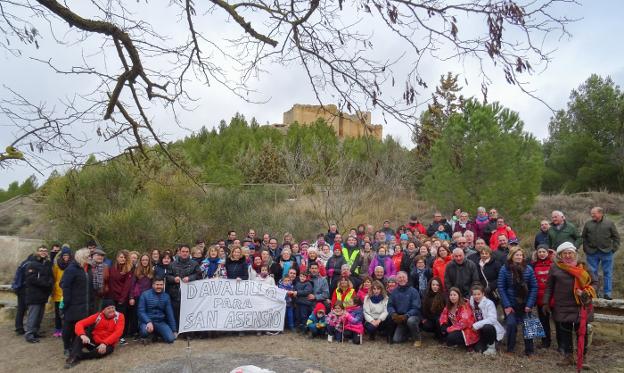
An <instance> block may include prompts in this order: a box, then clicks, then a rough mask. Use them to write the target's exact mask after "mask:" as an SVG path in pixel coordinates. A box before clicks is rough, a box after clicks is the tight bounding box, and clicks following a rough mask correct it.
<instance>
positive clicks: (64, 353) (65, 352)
mask: <svg viewBox="0 0 624 373" xmlns="http://www.w3.org/2000/svg"><path fill="white" fill-rule="evenodd" d="M63 356H65V357H69V349H66V350H63Z"/></svg>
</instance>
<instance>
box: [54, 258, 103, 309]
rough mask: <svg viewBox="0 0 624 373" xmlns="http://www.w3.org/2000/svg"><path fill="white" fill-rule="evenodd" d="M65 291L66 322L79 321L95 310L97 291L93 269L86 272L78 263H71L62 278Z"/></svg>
mask: <svg viewBox="0 0 624 373" xmlns="http://www.w3.org/2000/svg"><path fill="white" fill-rule="evenodd" d="M61 288H62V289H63V304H64V308H63V314H64V317H65V320H66V321H78V320H82V319H84V318H85V317H87V316H89V315H90V314H92V313H93V312H94V310H95V289H94V288H93V274H92V272H91V267H90V266H87V267H86V271H85V269H84V268H81V267H80V266H79V265H78V263H76V262H71V263H70V264H69V265H68V266H67V268H66V269H65V271H64V272H63V277H62V278H61Z"/></svg>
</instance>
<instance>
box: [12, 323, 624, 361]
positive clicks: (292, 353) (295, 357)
mask: <svg viewBox="0 0 624 373" xmlns="http://www.w3.org/2000/svg"><path fill="white" fill-rule="evenodd" d="M50 317H51V315H50V314H48V315H46V320H45V321H44V324H45V327H44V328H43V329H44V330H45V331H46V332H47V334H48V335H51V334H52V333H51V327H52V320H51V319H50ZM519 342H520V343H519V346H518V352H517V354H516V355H513V356H509V355H506V354H499V355H497V356H496V357H491V358H490V357H485V356H483V355H481V354H476V353H467V352H465V351H463V350H460V349H458V348H447V347H441V346H440V345H438V344H437V343H436V342H434V341H433V340H432V339H430V338H429V337H428V336H425V339H424V346H423V347H422V348H418V349H417V348H415V347H412V346H411V344H400V345H388V344H386V343H385V342H382V341H374V342H373V341H367V340H365V341H364V344H363V345H361V346H356V345H352V344H350V343H344V344H340V343H328V342H327V341H326V340H319V339H315V340H308V339H307V338H305V337H303V336H300V335H297V334H282V335H277V336H266V335H263V336H260V337H258V336H256V335H255V334H251V335H246V336H242V337H238V336H227V337H226V336H222V337H218V338H216V339H202V340H199V339H198V340H192V341H191V356H192V366H193V371H194V372H225V373H227V372H229V370H231V369H233V368H235V367H237V366H240V365H245V364H257V365H258V366H261V367H264V368H269V369H273V370H275V371H276V372H285V373H291V372H304V371H305V370H306V369H311V370H313V371H323V372H349V373H353V372H354V371H356V372H357V371H366V373H374V372H407V371H426V372H453V371H458V370H459V369H460V367H462V368H461V369H462V371H466V368H467V369H468V370H469V371H475V372H484V371H491V372H492V371H493V372H506V373H512V372H523V373H525V372H572V371H573V370H572V369H567V370H566V369H562V368H560V367H558V366H557V365H556V362H557V361H559V360H560V357H559V355H558V353H557V352H556V351H555V350H553V349H551V350H547V351H544V350H538V352H537V354H536V356H535V357H534V358H532V359H527V358H525V357H524V356H522V351H521V350H522V343H521V341H519ZM0 346H1V347H0V350H1V351H2V353H1V354H0V367H1V368H0V371H2V372H12V373H15V372H56V371H65V370H63V363H64V357H63V354H62V351H63V348H62V342H61V341H60V340H59V339H57V338H53V337H51V336H49V337H46V338H43V339H41V342H40V343H38V344H28V343H26V342H25V341H24V339H23V338H22V337H18V336H15V334H14V333H13V325H12V323H9V322H3V323H2V324H0ZM186 353H187V352H186V341H183V340H178V341H176V342H175V343H174V344H173V345H165V344H162V343H157V344H150V345H147V346H143V345H141V344H139V343H137V342H132V341H131V342H130V343H129V344H128V345H126V346H122V347H118V348H117V349H116V351H115V352H114V353H113V355H112V356H109V357H106V358H104V359H102V360H95V361H85V362H82V363H81V364H80V365H78V366H77V367H76V368H74V369H73V371H81V372H85V371H86V372H128V371H133V372H175V371H182V366H181V362H183V361H184V359H185V356H186ZM588 363H589V364H590V365H591V367H592V370H591V371H593V372H624V340H616V341H603V340H600V339H599V338H598V337H596V338H595V339H594V345H593V346H592V347H591V351H590V354H589V356H588ZM176 364H177V365H176Z"/></svg>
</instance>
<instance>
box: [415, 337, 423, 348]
mask: <svg viewBox="0 0 624 373" xmlns="http://www.w3.org/2000/svg"><path fill="white" fill-rule="evenodd" d="M414 347H422V341H421V340H420V339H417V340H415V341H414Z"/></svg>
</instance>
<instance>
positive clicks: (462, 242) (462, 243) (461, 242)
mask: <svg viewBox="0 0 624 373" xmlns="http://www.w3.org/2000/svg"><path fill="white" fill-rule="evenodd" d="M467 244H468V241H466V238H464V237H459V238H458V239H457V247H459V248H460V249H465V248H466V245H467Z"/></svg>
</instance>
